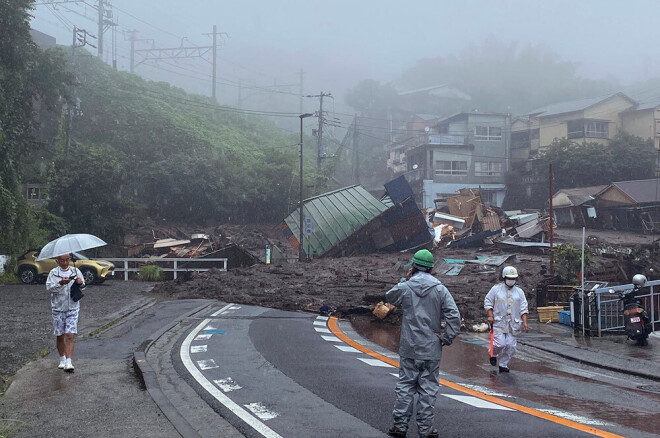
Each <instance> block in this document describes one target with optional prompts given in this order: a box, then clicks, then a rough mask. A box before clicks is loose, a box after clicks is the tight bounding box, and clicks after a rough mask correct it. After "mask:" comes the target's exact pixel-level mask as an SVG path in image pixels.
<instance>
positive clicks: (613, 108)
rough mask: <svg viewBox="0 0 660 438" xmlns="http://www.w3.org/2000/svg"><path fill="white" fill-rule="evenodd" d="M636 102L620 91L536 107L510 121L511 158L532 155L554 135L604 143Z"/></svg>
mask: <svg viewBox="0 0 660 438" xmlns="http://www.w3.org/2000/svg"><path fill="white" fill-rule="evenodd" d="M635 105H636V102H635V101H634V100H632V99H631V98H630V97H628V96H626V95H625V94H623V93H616V94H612V95H608V96H598V97H592V98H588V99H577V100H571V101H567V102H559V103H555V104H552V105H547V106H545V107H542V108H538V109H536V110H534V111H532V112H530V113H529V114H527V116H525V117H522V118H518V119H516V120H515V121H514V122H513V123H512V125H511V160H512V161H513V162H518V161H524V160H527V159H529V158H535V157H537V156H538V154H539V152H540V151H543V150H544V149H545V148H547V147H548V146H549V145H550V144H551V143H552V142H553V141H554V140H555V139H556V138H567V139H569V140H576V141H579V142H581V141H583V140H584V141H589V142H592V141H596V142H600V143H606V142H608V141H609V140H611V139H612V138H613V137H614V135H615V134H616V133H617V131H618V130H619V129H622V127H623V123H622V119H621V117H620V114H621V113H622V112H623V111H626V110H630V109H632V108H634V107H635Z"/></svg>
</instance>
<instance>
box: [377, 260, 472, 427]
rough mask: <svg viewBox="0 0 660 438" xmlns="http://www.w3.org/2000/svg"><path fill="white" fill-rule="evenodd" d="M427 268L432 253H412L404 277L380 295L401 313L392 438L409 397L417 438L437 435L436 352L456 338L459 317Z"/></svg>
mask: <svg viewBox="0 0 660 438" xmlns="http://www.w3.org/2000/svg"><path fill="white" fill-rule="evenodd" d="M432 268H433V254H431V253H430V252H429V251H427V250H425V249H423V250H420V251H417V252H416V253H415V256H414V257H413V259H412V262H411V267H410V269H409V270H408V272H407V274H406V277H405V278H402V279H401V281H400V282H399V284H397V285H396V286H394V287H393V288H392V289H390V290H389V291H388V292H387V294H386V298H387V301H388V302H389V303H391V304H393V305H394V306H399V305H400V306H401V308H402V310H403V319H402V321H401V338H400V342H399V356H400V359H399V380H398V382H397V385H396V390H395V392H396V401H395V403H394V409H393V411H392V416H393V420H394V426H393V427H392V428H391V429H390V430H389V431H388V433H389V434H390V436H394V437H405V436H406V433H407V432H408V423H409V422H410V418H411V417H412V412H413V404H414V402H415V397H416V398H417V406H416V407H417V428H418V431H419V436H420V437H425V438H427V437H437V436H438V431H437V430H435V429H434V428H433V416H434V409H435V401H436V396H437V393H438V389H439V386H440V384H439V382H438V377H439V374H440V358H441V357H442V347H443V346H446V345H450V344H451V343H452V341H453V340H454V338H455V337H456V335H458V333H459V331H460V329H461V315H460V313H459V312H458V308H457V307H456V303H455V302H454V298H453V297H452V296H451V294H450V293H449V291H448V290H447V288H446V287H445V286H443V284H442V283H441V282H440V281H439V280H438V279H437V278H435V277H434V276H433V275H431V270H432ZM443 319H444V329H443V326H442V320H443Z"/></svg>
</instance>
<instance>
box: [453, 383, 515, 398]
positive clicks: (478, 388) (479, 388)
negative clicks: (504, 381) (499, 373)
mask: <svg viewBox="0 0 660 438" xmlns="http://www.w3.org/2000/svg"><path fill="white" fill-rule="evenodd" d="M461 386H465V387H466V388H470V389H474V390H475V391H477V392H480V393H482V394H486V395H493V396H495V397H511V396H510V395H509V394H503V393H501V392H497V391H493V390H492V389H490V388H486V387H485V386H479V385H468V384H466V383H461Z"/></svg>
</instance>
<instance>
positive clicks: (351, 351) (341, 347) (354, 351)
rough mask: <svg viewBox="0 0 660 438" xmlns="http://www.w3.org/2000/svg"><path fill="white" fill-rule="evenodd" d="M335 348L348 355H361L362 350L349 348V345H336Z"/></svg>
mask: <svg viewBox="0 0 660 438" xmlns="http://www.w3.org/2000/svg"><path fill="white" fill-rule="evenodd" d="M335 347H337V348H339V349H340V350H341V351H345V352H346V353H361V351H360V350H357V349H355V348H353V347H349V346H348V345H335Z"/></svg>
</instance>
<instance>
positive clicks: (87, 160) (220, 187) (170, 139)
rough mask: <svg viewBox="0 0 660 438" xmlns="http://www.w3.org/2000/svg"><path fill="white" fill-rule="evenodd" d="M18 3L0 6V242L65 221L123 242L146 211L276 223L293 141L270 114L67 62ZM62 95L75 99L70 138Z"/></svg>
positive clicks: (294, 186)
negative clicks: (43, 193)
mask: <svg viewBox="0 0 660 438" xmlns="http://www.w3.org/2000/svg"><path fill="white" fill-rule="evenodd" d="M16 3H20V6H18V7H14V8H12V9H11V10H7V11H5V10H0V16H1V17H2V20H3V21H4V23H2V24H3V25H2V26H1V27H2V28H3V29H9V30H10V32H5V31H4V30H3V34H2V37H0V41H1V43H0V51H1V55H0V56H1V58H0V69H1V70H0V72H2V73H3V74H1V75H0V78H1V79H2V83H1V87H2V88H0V111H1V113H0V114H1V116H2V136H0V162H1V163H2V164H1V165H2V166H3V168H2V171H1V174H2V176H1V178H0V196H1V197H2V202H0V205H1V206H0V220H1V221H2V223H3V225H5V224H7V225H8V226H3V227H2V231H0V247H3V248H4V249H5V250H8V251H12V252H17V251H20V250H22V249H25V248H26V247H27V246H37V245H40V244H43V243H45V242H46V241H47V240H48V239H49V238H52V237H54V236H57V235H59V234H62V233H63V232H88V233H93V234H97V235H98V236H100V237H102V238H103V239H104V240H106V241H108V242H113V243H121V241H122V238H123V235H124V233H125V231H126V230H127V229H130V228H131V227H133V226H136V225H137V224H144V223H145V222H149V221H151V222H153V221H161V222H162V221H178V222H185V223H187V224H191V225H193V224H207V223H228V222H231V223H244V222H250V223H256V222H271V223H274V222H276V221H278V220H280V219H282V218H283V217H285V216H286V214H288V212H289V211H290V209H292V208H295V206H296V200H297V199H298V197H299V193H298V187H299V185H298V180H299V176H298V164H299V159H298V150H299V147H298V141H299V140H298V137H297V136H296V135H285V134H283V133H282V131H281V130H279V129H278V128H277V127H276V126H275V124H274V123H272V122H271V121H270V120H268V119H267V118H266V117H264V115H266V116H267V115H268V114H250V113H249V112H245V111H237V110H235V109H233V108H230V107H222V106H218V105H216V104H214V102H213V101H212V100H211V99H210V98H207V97H202V96H196V95H190V94H187V93H185V92H184V91H183V90H181V89H178V88H175V87H172V86H170V85H169V84H167V83H162V82H159V83H156V82H148V81H145V80H143V79H141V78H140V77H138V76H137V75H132V74H129V73H126V72H117V71H115V70H113V69H112V68H111V67H109V66H107V65H105V64H103V63H102V62H101V61H99V60H98V59H97V58H96V57H94V56H92V55H90V54H89V53H88V52H85V51H84V50H81V49H78V51H77V53H76V56H75V61H74V64H73V65H72V66H68V65H67V58H68V56H67V55H66V52H65V51H64V50H63V49H54V50H49V51H45V52H44V51H42V50H40V49H39V48H38V47H36V46H35V45H34V43H33V42H32V40H31V39H30V36H29V15H28V12H29V9H28V8H29V5H30V4H31V3H32V2H30V1H23V2H13V3H12V2H10V4H16ZM2 5H3V8H7V7H8V6H7V3H6V2H3V3H2ZM72 72H73V73H72ZM71 84H72V85H73V87H72V89H73V90H74V91H73V92H72V93H70V91H69V85H71ZM69 96H70V97H69ZM68 97H69V98H68ZM67 98H68V101H70V102H71V104H73V105H76V108H75V111H74V113H75V116H74V118H73V122H72V130H71V141H70V146H69V147H68V148H67V141H66V139H67V134H66V125H67V117H66V113H67V111H66V105H67ZM33 102H36V103H35V104H34V105H33ZM42 105H44V106H48V109H49V111H45V112H43V111H42V112H39V111H37V109H38V107H40V106H42ZM293 116H295V117H296V119H297V115H295V114H294V115H292V117H293ZM43 126H53V127H54V129H52V130H51V131H47V130H46V131H44V130H43V129H39V127H43ZM306 145H310V147H311V145H312V142H311V141H307V142H306ZM314 156H315V154H313V153H311V150H310V153H307V154H306V157H307V158H306V161H307V159H309V163H306V169H312V166H311V163H312V161H313V157H314ZM306 173H307V172H306ZM314 178H315V175H311V174H310V175H306V179H307V180H310V181H313V180H314ZM28 182H29V183H43V184H47V185H48V192H49V197H50V201H49V202H48V204H47V209H38V208H28V206H27V204H26V201H25V196H24V195H23V194H22V193H21V189H20V188H21V184H24V183H28ZM309 185H310V184H305V187H306V188H307V187H309ZM316 189H317V190H322V189H323V188H322V187H318V186H317V187H316ZM306 190H307V189H306ZM308 195H311V191H310V192H309V193H307V191H306V192H305V196H308Z"/></svg>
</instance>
